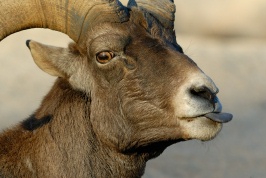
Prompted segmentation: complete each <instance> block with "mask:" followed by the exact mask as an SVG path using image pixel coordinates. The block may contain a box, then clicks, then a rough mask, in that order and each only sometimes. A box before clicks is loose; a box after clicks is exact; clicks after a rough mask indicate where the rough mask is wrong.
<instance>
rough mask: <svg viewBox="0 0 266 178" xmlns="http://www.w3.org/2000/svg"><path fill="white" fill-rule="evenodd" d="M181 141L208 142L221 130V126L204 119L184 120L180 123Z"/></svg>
mask: <svg viewBox="0 0 266 178" xmlns="http://www.w3.org/2000/svg"><path fill="white" fill-rule="evenodd" d="M179 122H180V127H181V128H182V133H183V139H185V140H189V139H198V140H201V141H208V140H211V139H213V138H214V137H215V136H216V135H217V134H218V133H219V132H220V130H221V129H222V124H221V123H218V122H214V121H212V120H210V119H208V118H206V117H203V116H202V117H197V118H184V119H181V120H180V121H179Z"/></svg>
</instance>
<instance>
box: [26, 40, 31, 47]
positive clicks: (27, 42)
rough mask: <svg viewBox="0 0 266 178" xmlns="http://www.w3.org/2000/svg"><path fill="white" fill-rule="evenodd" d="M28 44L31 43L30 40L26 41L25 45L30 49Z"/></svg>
mask: <svg viewBox="0 0 266 178" xmlns="http://www.w3.org/2000/svg"><path fill="white" fill-rule="evenodd" d="M30 42H31V40H27V41H26V45H27V47H28V48H29V49H30Z"/></svg>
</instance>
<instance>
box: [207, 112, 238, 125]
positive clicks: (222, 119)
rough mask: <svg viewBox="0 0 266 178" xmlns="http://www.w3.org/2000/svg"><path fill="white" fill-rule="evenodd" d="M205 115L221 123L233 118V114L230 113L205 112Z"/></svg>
mask: <svg viewBox="0 0 266 178" xmlns="http://www.w3.org/2000/svg"><path fill="white" fill-rule="evenodd" d="M205 117H207V118H209V119H211V120H213V121H215V122H220V123H226V122H229V121H231V120H232V118H233V115H232V114H230V113H214V112H212V113H208V114H205Z"/></svg>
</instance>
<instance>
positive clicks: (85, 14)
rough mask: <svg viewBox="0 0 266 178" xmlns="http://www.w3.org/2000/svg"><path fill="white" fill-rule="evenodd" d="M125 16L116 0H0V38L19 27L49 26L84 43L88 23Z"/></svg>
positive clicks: (120, 18) (20, 28)
mask: <svg viewBox="0 0 266 178" xmlns="http://www.w3.org/2000/svg"><path fill="white" fill-rule="evenodd" d="M127 19H128V12H127V8H125V7H124V6H123V5H122V4H121V3H120V2H119V1H118V0H0V41H1V40H2V39H4V38H5V37H7V36H9V35H11V34H13V33H15V32H19V31H21V30H25V29H29V28H49V29H51V30H56V31H59V32H62V33H65V34H67V35H68V36H69V37H70V38H71V39H73V40H74V41H75V42H77V43H83V40H85V36H86V32H87V29H88V28H89V27H90V25H93V24H96V23H97V22H106V21H110V22H123V21H126V20H127Z"/></svg>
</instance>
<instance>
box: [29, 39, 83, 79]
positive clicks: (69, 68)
mask: <svg viewBox="0 0 266 178" xmlns="http://www.w3.org/2000/svg"><path fill="white" fill-rule="evenodd" d="M26 44H27V46H28V48H29V49H30V52H31V55H32V57H33V59H34V62H35V63H36V64H37V66H38V67H39V68H40V69H42V70H43V71H44V72H46V73H48V74H50V75H53V76H58V77H62V78H69V77H70V76H71V75H72V74H73V73H74V72H75V71H76V70H77V69H76V68H77V66H78V65H77V64H76V63H77V62H78V61H79V60H78V58H79V57H80V56H81V55H80V53H78V52H73V51H71V50H70V49H69V48H61V47H54V46H48V45H44V44H41V43H38V42H35V41H32V40H28V41H27V42H26Z"/></svg>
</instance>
